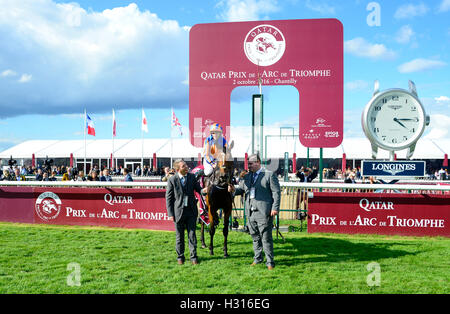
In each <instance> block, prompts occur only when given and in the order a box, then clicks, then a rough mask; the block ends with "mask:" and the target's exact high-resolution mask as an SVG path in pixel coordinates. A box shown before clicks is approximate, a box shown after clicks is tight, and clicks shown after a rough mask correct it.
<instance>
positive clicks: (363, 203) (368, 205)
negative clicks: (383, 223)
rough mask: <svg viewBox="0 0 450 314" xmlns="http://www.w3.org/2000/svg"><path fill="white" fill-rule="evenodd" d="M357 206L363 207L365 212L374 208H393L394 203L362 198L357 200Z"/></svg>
mask: <svg viewBox="0 0 450 314" xmlns="http://www.w3.org/2000/svg"><path fill="white" fill-rule="evenodd" d="M359 207H360V208H362V209H364V210H365V211H366V212H370V211H372V210H374V209H375V210H377V209H385V210H394V203H393V202H382V201H369V200H368V199H367V198H362V199H361V200H360V201H359Z"/></svg>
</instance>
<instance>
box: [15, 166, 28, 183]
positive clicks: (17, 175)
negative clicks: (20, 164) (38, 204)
mask: <svg viewBox="0 0 450 314" xmlns="http://www.w3.org/2000/svg"><path fill="white" fill-rule="evenodd" d="M13 179H14V180H15V181H26V179H25V176H24V175H23V174H20V170H19V168H16V169H14V177H13Z"/></svg>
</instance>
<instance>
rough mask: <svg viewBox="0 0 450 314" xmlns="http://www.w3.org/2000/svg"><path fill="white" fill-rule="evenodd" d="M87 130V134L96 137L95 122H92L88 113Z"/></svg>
mask: <svg viewBox="0 0 450 314" xmlns="http://www.w3.org/2000/svg"><path fill="white" fill-rule="evenodd" d="M86 128H87V134H89V135H93V136H95V127H94V121H92V119H91V117H89V115H88V114H87V113H86Z"/></svg>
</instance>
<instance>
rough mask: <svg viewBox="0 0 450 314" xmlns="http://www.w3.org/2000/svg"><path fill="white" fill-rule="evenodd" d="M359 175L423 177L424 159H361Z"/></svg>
mask: <svg viewBox="0 0 450 314" xmlns="http://www.w3.org/2000/svg"><path fill="white" fill-rule="evenodd" d="M361 175H362V176H363V177H369V176H374V177H377V178H379V177H389V178H395V177H398V178H405V177H410V178H415V177H425V161H417V160H413V161H411V160H401V161H380V160H362V161H361Z"/></svg>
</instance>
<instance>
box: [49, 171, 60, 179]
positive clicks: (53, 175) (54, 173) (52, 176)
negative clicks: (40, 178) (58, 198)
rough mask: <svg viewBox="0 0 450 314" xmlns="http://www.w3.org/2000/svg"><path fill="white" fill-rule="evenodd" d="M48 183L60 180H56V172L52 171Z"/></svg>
mask: <svg viewBox="0 0 450 314" xmlns="http://www.w3.org/2000/svg"><path fill="white" fill-rule="evenodd" d="M48 181H58V179H57V178H56V171H54V170H53V171H52V175H51V177H50V178H48Z"/></svg>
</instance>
